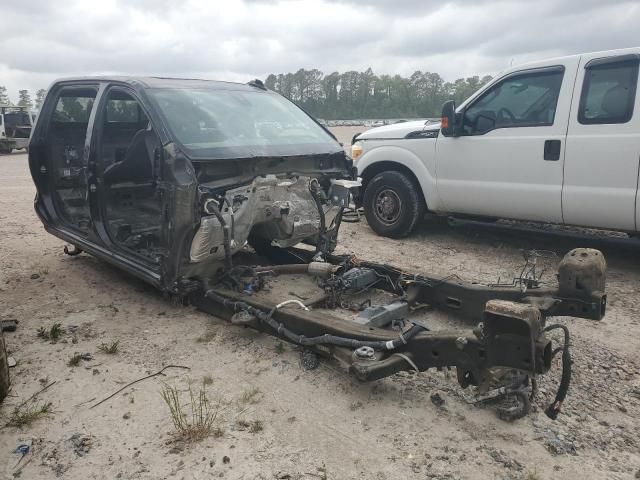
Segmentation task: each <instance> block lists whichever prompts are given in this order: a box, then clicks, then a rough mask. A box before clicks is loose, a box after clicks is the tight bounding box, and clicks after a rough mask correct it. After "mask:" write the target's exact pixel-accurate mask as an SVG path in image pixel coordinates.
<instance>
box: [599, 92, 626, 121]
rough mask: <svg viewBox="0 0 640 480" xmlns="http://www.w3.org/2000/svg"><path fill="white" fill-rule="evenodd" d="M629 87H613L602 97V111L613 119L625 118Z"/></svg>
mask: <svg viewBox="0 0 640 480" xmlns="http://www.w3.org/2000/svg"><path fill="white" fill-rule="evenodd" d="M628 99H629V87H624V86H622V85H620V84H618V85H616V86H615V87H611V88H610V89H609V90H607V93H605V94H604V96H603V97H602V105H601V106H602V109H603V110H604V111H605V112H607V114H609V116H611V117H623V116H624V115H625V113H626V112H627V102H628Z"/></svg>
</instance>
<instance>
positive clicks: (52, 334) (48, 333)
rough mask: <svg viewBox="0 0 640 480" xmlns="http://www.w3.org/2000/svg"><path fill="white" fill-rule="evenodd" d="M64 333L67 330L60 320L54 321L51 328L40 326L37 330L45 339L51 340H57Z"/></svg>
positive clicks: (39, 335)
mask: <svg viewBox="0 0 640 480" xmlns="http://www.w3.org/2000/svg"><path fill="white" fill-rule="evenodd" d="M64 333H65V330H64V328H63V327H62V324H61V323H58V322H56V323H54V324H53V325H52V326H51V328H49V329H46V328H44V327H40V328H39V329H38V331H37V334H38V337H40V338H41V339H43V340H51V341H52V342H57V341H58V340H59V339H60V337H62V335H64Z"/></svg>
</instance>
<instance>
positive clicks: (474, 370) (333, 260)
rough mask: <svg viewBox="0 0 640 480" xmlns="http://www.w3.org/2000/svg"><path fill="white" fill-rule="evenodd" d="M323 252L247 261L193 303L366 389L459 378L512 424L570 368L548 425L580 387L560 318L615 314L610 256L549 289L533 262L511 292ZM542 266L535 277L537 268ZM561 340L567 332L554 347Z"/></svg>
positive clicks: (566, 271) (561, 273)
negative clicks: (608, 286) (448, 373)
mask: <svg viewBox="0 0 640 480" xmlns="http://www.w3.org/2000/svg"><path fill="white" fill-rule="evenodd" d="M317 259H318V253H317V252H315V251H312V250H304V249H296V248H288V249H282V250H279V252H278V255H277V258H275V259H273V258H272V260H275V261H272V262H270V264H265V262H264V259H262V261H261V260H260V257H258V256H256V255H253V254H250V253H247V252H241V253H240V254H239V255H237V256H236V257H234V263H235V266H233V267H231V268H230V269H229V270H227V271H226V272H225V274H224V275H223V276H222V277H220V278H219V279H217V280H215V281H211V280H204V281H203V282H202V285H201V287H202V288H201V289H200V290H198V291H196V292H193V293H192V294H191V302H192V303H194V304H195V305H196V306H198V307H199V308H200V309H202V310H204V311H206V312H209V313H211V314H214V315H217V316H222V317H224V318H226V319H228V320H230V321H231V322H232V323H234V324H238V325H244V326H247V327H252V328H255V329H258V330H261V331H264V332H266V333H269V334H272V335H275V336H278V337H281V338H282V339H283V340H286V341H288V342H291V343H293V344H296V345H299V346H300V347H301V348H302V355H303V362H302V363H303V365H309V366H313V365H314V364H315V363H316V360H314V358H315V355H320V356H323V357H328V358H332V359H335V360H337V361H338V362H340V363H341V364H343V365H344V366H345V367H346V368H348V370H349V371H350V372H351V373H352V374H353V375H355V376H356V377H357V378H358V379H360V380H362V381H371V380H377V379H380V378H383V377H387V376H390V375H393V374H395V373H397V372H400V371H425V370H428V369H429V368H445V367H455V369H456V372H457V380H458V383H459V384H460V385H461V387H463V388H466V387H469V386H474V387H475V390H474V393H475V397H474V400H473V401H475V402H479V403H495V404H496V405H497V412H498V414H499V416H500V417H501V418H504V419H507V420H513V419H516V418H520V417H522V416H524V415H526V413H527V412H528V411H529V408H530V400H531V399H532V397H533V396H534V395H535V393H536V376H537V375H542V374H545V373H547V372H548V371H549V370H550V369H551V367H552V361H553V359H554V357H555V356H556V355H559V356H560V357H561V365H562V379H561V381H560V385H559V387H558V392H557V394H556V397H555V400H554V401H553V402H552V403H551V404H550V405H549V406H548V408H547V409H546V412H545V413H546V414H547V415H548V416H549V417H550V418H553V419H555V418H556V416H557V415H558V413H559V412H560V410H561V407H562V402H563V401H564V399H565V397H566V395H567V392H568V389H569V383H570V379H571V357H570V352H569V331H568V329H567V327H566V326H564V325H562V324H550V323H549V322H548V319H549V317H556V316H573V317H581V318H587V319H592V320H600V319H601V318H602V317H603V316H604V313H605V309H606V295H605V293H604V290H605V277H606V263H605V260H604V258H603V255H602V253H600V252H599V251H597V250H592V249H575V250H572V251H571V252H569V253H568V254H567V255H566V256H565V257H564V259H563V260H562V261H561V263H560V266H559V269H558V284H559V285H558V288H549V287H545V286H542V284H541V282H540V277H539V276H537V274H536V272H535V263H534V262H535V260H531V259H530V258H529V259H528V260H527V265H526V266H525V268H524V269H523V271H522V273H521V274H520V276H519V277H517V278H515V279H514V281H513V282H512V283H511V284H509V285H505V284H496V285H481V284H477V283H469V282H465V281H463V280H461V279H459V278H457V277H455V276H451V277H448V278H435V277H433V276H430V275H428V274H415V273H408V272H404V271H402V270H400V269H398V268H396V267H393V266H389V265H384V264H380V263H375V262H367V261H363V260H359V259H358V258H357V257H355V256H339V255H331V254H326V255H325V256H324V257H323V258H322V261H316V260H317ZM532 265H533V267H532ZM552 330H559V331H561V332H562V333H563V337H560V338H563V340H562V341H561V342H560V343H559V344H557V345H556V344H554V342H553V341H552V338H551V336H550V334H549V332H550V331H552Z"/></svg>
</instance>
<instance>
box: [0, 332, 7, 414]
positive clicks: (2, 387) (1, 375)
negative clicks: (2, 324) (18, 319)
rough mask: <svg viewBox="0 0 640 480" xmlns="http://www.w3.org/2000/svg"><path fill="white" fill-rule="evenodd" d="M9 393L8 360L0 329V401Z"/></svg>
mask: <svg viewBox="0 0 640 480" xmlns="http://www.w3.org/2000/svg"><path fill="white" fill-rule="evenodd" d="M8 394H9V360H8V359H7V349H6V347H5V344H4V335H3V334H2V329H0V402H2V401H3V400H4V399H5V398H6V396H7V395H8Z"/></svg>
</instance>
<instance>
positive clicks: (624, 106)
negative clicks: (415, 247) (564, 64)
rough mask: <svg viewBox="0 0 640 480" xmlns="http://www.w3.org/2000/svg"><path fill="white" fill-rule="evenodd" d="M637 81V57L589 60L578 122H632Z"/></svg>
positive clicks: (589, 123)
mask: <svg viewBox="0 0 640 480" xmlns="http://www.w3.org/2000/svg"><path fill="white" fill-rule="evenodd" d="M637 83H638V60H637V59H630V60H621V61H604V62H602V61H595V62H593V61H592V62H589V63H587V65H586V67H585V72H584V82H583V84H582V94H581V96H580V108H579V110H578V121H579V122H580V123H582V124H586V125H593V124H605V123H626V122H628V121H629V120H631V117H632V116H633V105H634V103H635V99H636V85H637Z"/></svg>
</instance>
